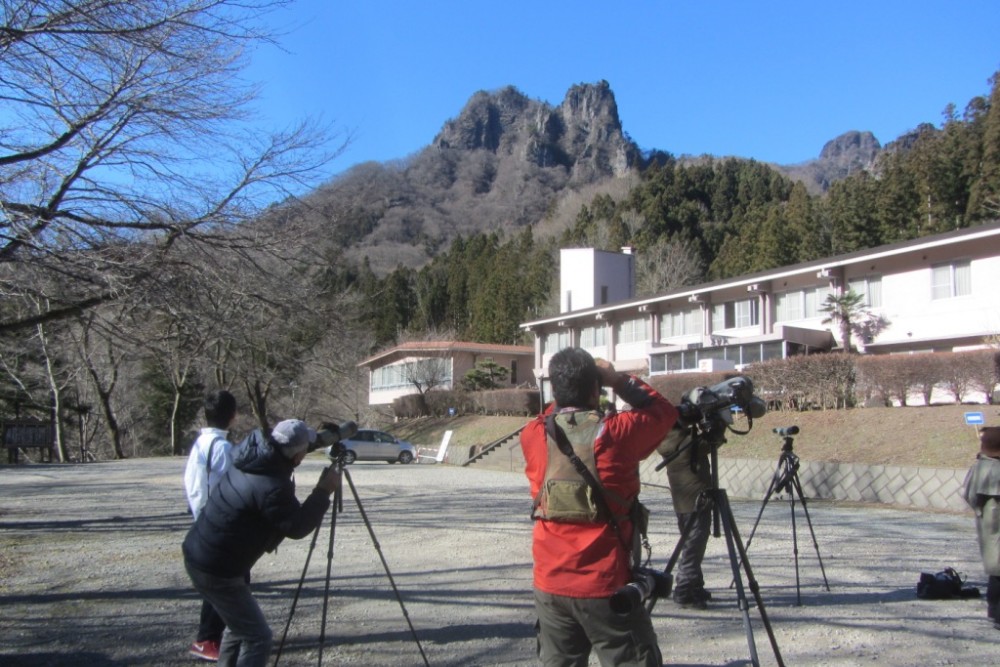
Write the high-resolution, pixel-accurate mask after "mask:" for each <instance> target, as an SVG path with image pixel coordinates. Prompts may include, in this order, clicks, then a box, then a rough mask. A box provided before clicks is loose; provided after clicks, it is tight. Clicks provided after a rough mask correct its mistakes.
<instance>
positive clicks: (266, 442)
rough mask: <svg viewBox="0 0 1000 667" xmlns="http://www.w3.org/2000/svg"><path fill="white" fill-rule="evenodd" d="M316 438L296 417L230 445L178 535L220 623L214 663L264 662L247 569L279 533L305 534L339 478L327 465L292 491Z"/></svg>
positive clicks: (263, 625) (262, 627)
mask: <svg viewBox="0 0 1000 667" xmlns="http://www.w3.org/2000/svg"><path fill="white" fill-rule="evenodd" d="M315 441H316V431H314V430H313V429H311V428H309V427H308V426H306V424H305V423H304V422H302V421H299V420H297V419H289V420H286V421H283V422H281V423H279V424H278V425H277V426H275V427H274V430H273V431H271V435H270V436H269V437H265V436H264V435H263V433H262V432H261V431H259V430H258V431H255V432H254V433H252V434H251V435H250V436H249V437H248V438H247V439H246V440H244V441H243V442H242V443H240V445H239V446H238V447H237V448H236V449H235V450H234V452H233V465H232V467H231V468H230V469H229V470H228V471H227V472H226V474H225V476H223V478H222V479H221V480H220V481H219V484H218V485H217V486H216V487H215V488H214V489H213V490H212V494H211V495H210V496H209V498H208V502H207V503H206V505H205V507H204V509H203V510H202V512H201V514H199V515H198V520H197V521H195V522H194V525H192V526H191V529H190V530H189V531H188V533H187V536H186V537H185V538H184V544H183V552H184V566H185V568H186V569H187V573H188V576H189V577H190V578H191V582H192V583H193V584H194V587H195V588H196V589H197V590H198V592H199V593H201V594H202V596H204V598H205V599H207V600H208V601H209V602H210V603H211V604H212V606H213V607H215V610H216V611H217V612H219V615H220V616H222V619H223V620H224V621H225V622H226V631H225V633H224V634H223V636H222V645H221V647H220V649H219V664H220V665H226V666H227V667H235V666H236V665H239V667H263V665H266V664H267V660H268V656H269V654H270V652H271V645H272V643H273V635H272V632H271V628H270V627H269V626H268V624H267V620H266V619H265V618H264V614H263V612H262V611H261V609H260V605H258V604H257V601H256V600H255V599H254V597H253V594H252V593H251V592H250V584H249V583H248V582H249V576H248V575H249V573H250V569H251V568H252V567H253V565H254V564H255V563H256V562H257V560H258V559H259V558H260V557H261V556H263V555H264V553H265V552H267V551H274V550H275V549H276V548H277V547H278V545H279V544H280V543H281V541H282V540H284V539H285V538H286V537H290V538H292V539H301V538H303V537H305V536H306V535H308V534H309V533H311V532H312V531H313V530H314V529H315V528H316V527H317V526H318V525H319V524H320V522H321V521H322V520H323V516H324V514H325V513H326V510H327V509H328V508H329V507H330V495H331V494H333V493H334V491H336V489H337V485H338V484H339V482H340V476H339V475H336V474H326V472H327V471H324V474H323V475H321V476H320V478H319V481H318V482H317V483H316V487H315V488H314V489H313V490H312V492H311V493H310V494H309V496H308V497H307V498H306V500H305V502H303V503H301V504H300V503H299V501H298V499H297V498H296V497H295V482H294V481H293V480H292V473H293V472H294V470H295V468H296V467H297V466H298V465H299V464H300V463H302V460H303V459H304V458H305V456H306V454H307V453H308V451H309V445H310V444H312V443H313V442H315Z"/></svg>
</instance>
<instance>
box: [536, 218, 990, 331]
mask: <svg viewBox="0 0 1000 667" xmlns="http://www.w3.org/2000/svg"><path fill="white" fill-rule="evenodd" d="M995 236H1000V222H993V223H990V224H986V225H981V226H978V227H970V228H967V229H957V230H955V231H952V232H945V233H944V234H935V235H933V236H924V237H921V238H917V239H911V240H909V241H901V242H899V243H892V244H888V245H882V246H878V247H875V248H867V249H865V250H857V251H855V252H850V253H846V254H843V255H836V256H834V257H827V258H824V259H817V260H813V261H811V262H803V263H802V264H793V265H791V266H784V267H779V268H776V269H769V270H767V271H758V272H756V273H750V274H746V275H743V276H736V277H733V278H724V279H722V280H716V281H714V282H710V283H702V284H700V285H696V286H694V287H685V288H682V289H678V290H674V291H671V292H664V293H662V294H658V295H656V296H652V297H644V298H639V299H629V300H628V301H619V302H617V303H613V304H603V305H600V306H594V307H593V308H584V309H581V310H577V311H571V312H568V313H559V314H557V315H552V316H550V317H546V318H542V319H539V320H532V321H530V322H523V323H521V324H520V325H519V326H520V327H521V328H522V329H524V330H526V331H530V330H531V328H532V327H534V326H538V325H544V324H553V323H558V322H560V321H562V320H566V319H573V318H577V317H581V316H586V315H597V314H600V313H606V312H609V311H614V310H625V309H629V308H634V307H636V306H640V307H641V306H643V305H646V304H653V303H658V302H660V301H665V300H667V299H676V298H678V297H697V296H698V295H700V294H705V293H706V292H713V291H715V290H719V289H725V288H729V287H741V286H743V285H751V284H753V283H755V282H759V281H763V280H775V279H778V278H785V277H789V276H795V275H800V274H803V273H809V272H810V271H817V272H818V271H823V270H830V269H836V268H839V267H842V266H848V265H851V264H855V263H857V262H861V261H870V260H874V259H881V258H884V257H892V256H894V255H903V254H907V253H912V252H917V251H920V250H925V249H930V248H935V247H939V246H947V245H951V244H954V243H960V242H962V241H969V240H974V239H980V238H991V237H995Z"/></svg>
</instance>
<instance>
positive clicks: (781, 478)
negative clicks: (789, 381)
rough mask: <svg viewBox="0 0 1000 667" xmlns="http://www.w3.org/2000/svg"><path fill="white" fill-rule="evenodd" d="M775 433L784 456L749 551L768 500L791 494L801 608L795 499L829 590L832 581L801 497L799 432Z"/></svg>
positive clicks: (782, 430)
mask: <svg viewBox="0 0 1000 667" xmlns="http://www.w3.org/2000/svg"><path fill="white" fill-rule="evenodd" d="M774 432H775V433H777V434H778V435H780V436H782V437H783V438H784V439H785V440H784V444H782V446H781V455H780V456H779V457H778V467H777V469H775V471H774V476H773V477H771V486H769V487H768V489H767V493H766V494H765V495H764V502H763V503H761V505H760V512H758V513H757V520H756V521H754V524H753V529H751V530H750V537H748V538H747V544H746V548H747V549H749V548H750V542H752V541H753V536H754V533H756V532H757V524H759V523H760V517H761V516H762V515H763V514H764V508H765V507H767V501H768V500H770V499H771V496H772V495H773V494H774V493H788V504H789V509H790V510H791V515H792V553H793V555H794V557H795V600H796V605H798V606H801V605H802V590H801V587H800V583H799V538H798V532H797V529H796V524H795V496H796V494H797V495H798V497H799V502H801V503H802V512H803V513H804V514H805V516H806V524H807V525H808V526H809V535H810V536H812V543H813V548H814V549H815V550H816V559H817V560H819V569H820V572H822V573H823V585H824V586H826V590H827V591H828V592H829V590H830V582H828V581H827V579H826V568H824V567H823V557H822V556H820V555H819V544H817V542H816V533H815V532H814V531H813V525H812V519H811V518H810V517H809V508H808V507H807V506H806V498H805V496H804V495H803V494H802V484H801V483H800V482H799V457H798V456H796V455H795V453H794V452H793V451H792V440H793V438H792V436H793V435H796V434H797V433H798V432H799V427H798V426H788V427H786V428H776V429H774Z"/></svg>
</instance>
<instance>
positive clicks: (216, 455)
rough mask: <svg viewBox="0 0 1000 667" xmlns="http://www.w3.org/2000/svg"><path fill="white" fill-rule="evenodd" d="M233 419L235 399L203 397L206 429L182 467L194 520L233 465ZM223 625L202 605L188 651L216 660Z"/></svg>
mask: <svg viewBox="0 0 1000 667" xmlns="http://www.w3.org/2000/svg"><path fill="white" fill-rule="evenodd" d="M235 418H236V397H235V396H233V395H232V394H231V393H229V392H228V391H226V390H224V389H222V390H219V391H214V392H212V393H211V394H209V395H208V396H206V397H205V427H204V428H202V429H201V432H200V433H199V434H198V437H197V439H195V441H194V444H192V445H191V453H190V454H189V455H188V461H187V466H186V467H185V468H184V490H185V492H186V493H187V499H188V507H189V508H190V510H191V514H192V516H194V519H195V521H197V520H198V515H199V514H201V510H202V509H203V508H204V507H205V503H206V502H207V501H208V497H209V495H211V493H212V489H214V488H215V487H216V486H217V485H218V484H219V480H221V479H222V476H223V475H224V474H225V473H226V470H228V469H229V466H231V465H232V456H231V451H232V447H233V446H232V444H231V443H230V442H229V427H230V426H231V425H232V423H233V420H234V419H235ZM225 629H226V624H225V622H224V621H223V620H222V617H221V616H219V614H218V612H216V611H215V608H214V607H212V605H211V604H210V603H209V602H208V601H207V600H204V599H203V600H202V602H201V615H200V617H199V620H198V634H197V635H196V636H195V640H194V643H193V644H191V646H190V648H189V649H188V652H189V653H190V654H191V655H193V656H194V657H196V658H199V659H201V660H208V661H216V660H218V659H219V646H220V645H221V643H222V633H223V631H224V630H225Z"/></svg>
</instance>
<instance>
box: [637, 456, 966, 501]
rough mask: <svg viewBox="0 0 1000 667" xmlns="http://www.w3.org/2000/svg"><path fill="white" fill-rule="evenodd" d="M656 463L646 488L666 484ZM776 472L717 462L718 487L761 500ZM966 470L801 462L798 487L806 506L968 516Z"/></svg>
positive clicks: (646, 472) (768, 466)
mask: <svg viewBox="0 0 1000 667" xmlns="http://www.w3.org/2000/svg"><path fill="white" fill-rule="evenodd" d="M657 463H659V461H654V460H649V461H647V462H646V463H644V464H643V466H642V469H641V474H642V479H643V481H644V482H649V483H653V484H666V479H667V476H666V473H665V472H664V471H658V472H657V471H654V468H655V467H656V464H657ZM777 472H778V459H775V460H774V461H761V460H757V459H729V458H720V459H719V486H720V487H722V488H724V489H726V491H727V492H728V494H729V496H730V497H732V498H751V499H763V498H764V496H765V495H767V491H768V489H769V488H771V483H772V480H774V477H775V475H776V474H777ZM965 473H966V470H953V469H944V468H917V467H911V466H888V465H878V466H869V465H861V464H857V463H828V462H822V461H814V462H808V461H801V460H800V461H799V469H798V476H799V483H800V484H801V485H802V494H803V495H804V496H805V498H806V499H807V500H811V499H823V500H850V501H855V502H865V503H879V504H886V505H895V506H900V507H913V508H915V509H934V510H946V511H957V512H961V511H966V510H968V506H967V505H966V504H965V501H964V500H963V499H962V488H963V486H964V481H965Z"/></svg>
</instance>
